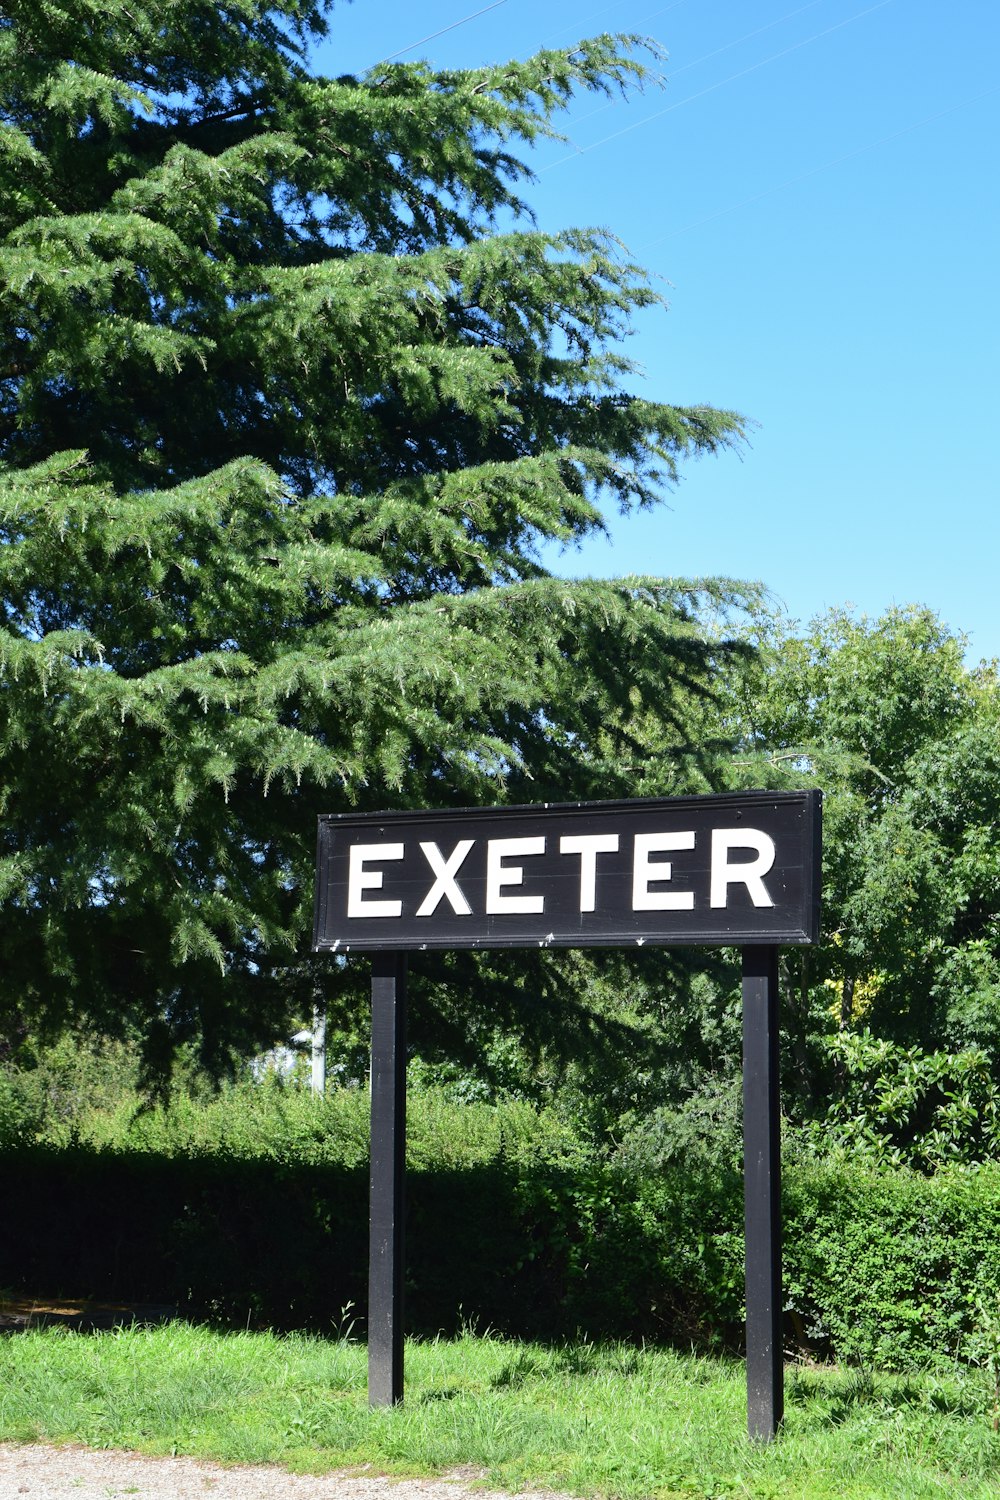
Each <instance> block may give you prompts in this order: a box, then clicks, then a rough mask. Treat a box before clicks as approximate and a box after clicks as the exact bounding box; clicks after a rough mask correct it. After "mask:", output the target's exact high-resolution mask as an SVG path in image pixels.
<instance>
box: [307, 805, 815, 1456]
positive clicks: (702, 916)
mask: <svg viewBox="0 0 1000 1500" xmlns="http://www.w3.org/2000/svg"><path fill="white" fill-rule="evenodd" d="M820 810H821V808H820V794H819V792H816V791H803V792H745V793H742V794H740V795H728V794H727V795H722V796H709V797H668V798H631V799H627V800H623V801H620V802H585V803H564V804H558V803H556V804H553V803H545V804H544V805H541V806H535V807H507V808H463V809H453V810H449V811H426V812H385V813H357V814H344V815H342V816H326V817H321V818H320V820H319V846H318V853H317V880H316V921H315V932H314V939H313V947H314V949H315V950H316V951H322V952H328V953H340V954H345V955H347V954H351V953H365V952H371V953H372V954H373V955H374V962H373V969H372V1148H371V1258H370V1263H369V1303H370V1307H369V1344H368V1392H369V1401H370V1402H371V1404H372V1405H373V1406H387V1405H393V1404H395V1403H397V1402H399V1401H401V1400H402V1396H403V1343H402V1339H403V1175H404V1140H405V1125H404V1119H405V1076H406V1075H405V1070H406V1050H405V988H406V954H407V953H408V952H422V951H425V950H427V949H455V948H464V949H475V948H480V949H490V948H588V947H590V948H630V947H637V948H641V947H643V946H644V945H645V944H647V943H649V944H656V945H658V946H668V945H669V946H673V945H678V944H698V945H700V946H708V947H737V948H741V949H742V950H743V1049H744V1050H743V1098H744V1146H745V1173H744V1186H745V1203H746V1246H747V1260H746V1294H747V1398H748V1399H747V1409H748V1425H749V1431H750V1435H751V1437H753V1438H757V1439H760V1440H763V1441H769V1440H770V1439H771V1438H773V1437H774V1435H775V1432H776V1431H777V1428H778V1426H779V1424H780V1422H781V1416H782V1341H781V1181H780V1157H779V1144H780V1143H779V1119H780V1108H779V1093H778V1040H777V1038H778V1025H777V999H778V949H779V947H780V946H781V945H783V944H796V945H801V944H807V943H815V942H816V941H817V939H818V936H819V887H820Z"/></svg>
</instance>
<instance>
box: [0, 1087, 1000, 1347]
mask: <svg viewBox="0 0 1000 1500" xmlns="http://www.w3.org/2000/svg"><path fill="white" fill-rule="evenodd" d="M79 1097H80V1098H82V1097H83V1096H82V1094H81V1095H80V1096H79ZM52 1098H57V1100H58V1103H59V1110H60V1111H61V1113H60V1114H59V1116H58V1120H57V1121H56V1123H55V1124H53V1120H52V1119H51V1118H50V1117H49V1114H47V1110H50V1104H47V1103H46V1100H49V1101H51V1099H52ZM66 1099H67V1093H66V1090H65V1089H64V1088H62V1089H61V1090H60V1089H57V1090H53V1088H52V1086H51V1078H49V1080H48V1082H47V1083H46V1086H45V1089H43V1090H40V1086H39V1078H38V1077H36V1076H35V1075H30V1074H29V1075H24V1076H22V1075H17V1074H15V1073H13V1072H11V1071H10V1070H8V1072H7V1073H6V1074H0V1143H2V1147H3V1158H2V1162H0V1166H2V1170H3V1181H4V1188H5V1199H6V1201H7V1203H8V1205H10V1206H12V1211H9V1212H8V1215H7V1223H6V1227H5V1234H4V1236H3V1238H2V1240H0V1285H5V1286H9V1287H16V1288H19V1289H23V1290H25V1291H27V1292H29V1293H31V1294H34V1295H48V1296H52V1295H59V1294H64V1295H68V1296H72V1297H74V1298H76V1297H80V1296H85V1295H89V1296H92V1297H96V1298H101V1299H108V1300H129V1301H140V1302H145V1301H149V1302H157V1303H173V1304H175V1305H176V1306H177V1307H178V1308H179V1309H181V1310H182V1311H184V1312H186V1313H189V1314H191V1315H197V1316H206V1315H208V1316H213V1317H217V1318H220V1319H225V1320H234V1321H238V1322H239V1323H240V1324H244V1323H246V1321H247V1319H248V1317H249V1319H250V1321H251V1322H254V1323H256V1324H265V1323H266V1324H270V1325H272V1326H275V1327H280V1328H290V1327H312V1328H317V1329H324V1328H329V1327H330V1326H331V1324H336V1323H337V1322H339V1320H340V1316H341V1311H342V1309H343V1308H344V1307H345V1306H347V1304H348V1303H353V1304H354V1308H355V1312H356V1316H357V1318H358V1321H359V1326H360V1327H363V1318H364V1314H365V1302H366V1293H367V1289H366V1278H367V1237H368V1210H367V1192H368V1185H367V1156H368V1108H369V1101H368V1097H367V1094H366V1092H365V1091H364V1090H363V1089H360V1088H342V1089H337V1090H334V1091H332V1092H331V1093H330V1094H329V1095H328V1096H327V1098H326V1099H324V1100H316V1099H313V1098H312V1097H311V1096H310V1095H309V1094H307V1093H306V1092H304V1091H302V1090H299V1089H295V1088H290V1087H285V1086H282V1085H281V1084H280V1083H279V1082H277V1081H275V1080H274V1079H271V1080H269V1081H264V1082H262V1083H256V1084H255V1083H249V1082H248V1083H243V1084H240V1085H237V1086H235V1087H231V1088H226V1089H223V1090H222V1091H221V1092H219V1093H217V1094H216V1095H214V1096H208V1097H205V1098H203V1099H202V1100H196V1099H192V1098H190V1097H187V1096H184V1095H181V1096H178V1097H177V1098H176V1099H175V1100H174V1102H173V1103H172V1104H171V1105H170V1106H169V1107H162V1106H158V1107H156V1108H143V1107H141V1105H140V1101H139V1100H138V1098H137V1096H135V1095H134V1093H132V1092H131V1091H130V1090H129V1089H128V1088H124V1087H123V1088H122V1089H121V1090H120V1091H119V1094H118V1095H117V1096H116V1097H115V1098H114V1099H110V1100H108V1101H105V1107H103V1108H101V1109H89V1108H86V1107H84V1106H83V1104H78V1105H77V1106H76V1107H75V1108H74V1110H73V1111H70V1113H69V1114H67V1105H66ZM408 1113H409V1131H408V1161H409V1181H408V1209H407V1240H408V1243H407V1255H406V1264H407V1297H408V1307H407V1323H408V1327H409V1328H410V1329H411V1330H412V1331H414V1332H422V1333H427V1334H433V1333H435V1332H437V1331H438V1330H439V1329H440V1330H444V1331H446V1332H450V1331H452V1330H454V1329H456V1328H457V1327H458V1326H459V1325H460V1323H461V1322H462V1320H463V1319H464V1320H468V1319H477V1320H478V1321H479V1323H480V1324H481V1325H482V1326H486V1325H490V1326H492V1327H494V1328H496V1329H497V1330H502V1331H505V1332H507V1333H510V1334H514V1335H531V1336H533V1337H543V1336H547V1337H555V1338H558V1337H569V1336H573V1335H574V1334H575V1333H576V1332H577V1331H578V1330H583V1331H585V1332H586V1333H587V1334H589V1335H591V1336H594V1337H596V1336H601V1335H607V1336H622V1335H628V1336H632V1337H636V1338H639V1337H642V1338H646V1339H652V1340H656V1341H665V1342H666V1341H677V1342H681V1343H682V1344H684V1345H685V1346H688V1345H689V1344H691V1343H694V1344H696V1345H698V1346H700V1347H723V1346H726V1347H736V1346H738V1344H739V1341H740V1337H741V1330H742V1301H743V1253H744V1252H743V1204H742V1182H741V1177H740V1173H739V1170H738V1168H736V1167H734V1166H733V1164H732V1162H731V1160H729V1153H728V1152H722V1153H719V1154H718V1155H717V1156H715V1157H713V1156H712V1154H711V1153H705V1154H702V1155H701V1156H697V1155H692V1154H691V1153H685V1154H684V1155H679V1154H677V1153H676V1152H675V1149H674V1148H675V1144H676V1140H677V1139H680V1137H679V1136H677V1135H676V1127H675V1126H674V1124H673V1123H672V1122H671V1126H670V1128H671V1130H672V1131H673V1132H674V1133H673V1134H670V1135H667V1134H665V1133H664V1130H661V1129H660V1128H659V1126H658V1127H657V1131H656V1132H654V1133H653V1134H652V1135H650V1136H649V1138H648V1140H647V1139H646V1138H645V1137H643V1138H642V1139H640V1137H639V1136H638V1135H637V1136H636V1139H635V1141H634V1142H633V1143H632V1148H631V1149H630V1150H629V1151H621V1152H619V1154H618V1155H617V1156H616V1157H613V1158H611V1159H610V1160H609V1159H608V1158H607V1157H606V1156H602V1155H601V1154H599V1153H598V1152H597V1151H596V1150H595V1149H594V1148H593V1147H592V1146H589V1145H587V1144H586V1143H585V1142H583V1141H581V1139H580V1138H579V1137H578V1136H577V1135H575V1134H574V1133H573V1131H572V1129H571V1128H570V1127H569V1126H568V1125H567V1124H566V1123H565V1122H564V1121H561V1120H560V1119H559V1118H558V1117H557V1116H556V1115H555V1114H554V1113H552V1112H551V1111H548V1110H545V1109H536V1108H534V1107H533V1106H531V1105H529V1104H527V1103H525V1102H524V1101H520V1100H514V1101H511V1100H508V1101H503V1102H500V1103H496V1104H488V1103H485V1102H481V1101H479V1102H477V1101H466V1102H457V1101H456V1100H455V1098H454V1097H453V1095H451V1094H449V1093H448V1091H447V1090H446V1089H442V1088H440V1087H437V1086H430V1085H428V1084H426V1083H425V1084H424V1085H423V1086H422V1087H417V1088H415V1089H414V1090H413V1091H412V1093H411V1096H410V1099H409V1101H408ZM685 1128H686V1126H685ZM664 1143H666V1144H664ZM667 1147H669V1150H667V1149H666V1148H667ZM640 1148H641V1149H640ZM29 1205H30V1207H29ZM784 1264H785V1306H786V1310H787V1327H786V1336H787V1339H788V1341H789V1345H790V1346H798V1347H800V1348H803V1349H806V1350H809V1351H811V1352H813V1353H817V1354H820V1355H822V1356H825V1357H836V1358H839V1359H843V1360H850V1361H860V1362H863V1363H866V1364H877V1365H879V1366H881V1367H883V1368H897V1369H912V1368H914V1367H920V1366H927V1365H932V1364H942V1363H949V1362H951V1361H953V1360H955V1359H956V1358H958V1359H963V1358H974V1357H976V1350H977V1348H978V1347H979V1344H981V1343H982V1339H981V1337H980V1336H979V1334H980V1333H981V1330H980V1331H979V1333H977V1319H979V1320H980V1321H981V1315H980V1313H979V1312H977V1309H979V1308H982V1307H984V1306H989V1307H995V1306H996V1305H997V1297H998V1296H1000V1165H996V1164H989V1163H987V1164H984V1165H982V1166H979V1167H975V1168H964V1169H962V1168H957V1167H949V1168H945V1169H942V1170H940V1171H939V1172H938V1173H937V1174H936V1175H933V1176H926V1175H924V1174H922V1173H919V1172H916V1171H913V1170H911V1169H908V1168H906V1167H885V1166H883V1167H878V1166H876V1165H873V1164H872V1163H871V1162H870V1161H867V1162H866V1161H864V1160H855V1159H852V1158H850V1157H848V1156H844V1155H842V1156H840V1157H838V1158H837V1159H836V1160H827V1161H822V1160H817V1159H815V1158H814V1157H811V1156H809V1155H808V1154H806V1153H799V1154H796V1151H795V1140H794V1138H790V1140H789V1153H788V1160H787V1162H786V1170H785V1248H784ZM977 1339H978V1342H977Z"/></svg>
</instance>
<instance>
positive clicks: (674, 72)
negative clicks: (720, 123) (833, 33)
mask: <svg viewBox="0 0 1000 1500" xmlns="http://www.w3.org/2000/svg"><path fill="white" fill-rule="evenodd" d="M677 3H681V0H677ZM822 3H823V0H807V3H806V4H805V5H800V6H798V7H797V8H796V9H795V10H790V11H787V12H786V13H785V15H783V16H779V17H778V18H777V20H776V21H768V23H767V25H766V26H758V27H757V29H756V31H748V32H746V33H745V34H744V35H743V36H738V37H736V38H735V40H733V41H731V42H726V43H725V44H724V46H722V47H716V48H715V50H714V51H713V52H704V53H702V55H701V57H696V58H694V59H693V60H692V61H691V62H686V63H683V64H682V66H681V67H679V68H671V69H670V71H669V73H667V74H666V75H662V74H661V75H660V76H661V77H665V81H666V82H668V83H669V82H672V81H673V79H675V78H679V77H680V75H681V74H682V73H687V72H688V71H689V70H690V69H691V68H697V67H699V66H700V65H701V64H702V63H703V62H710V61H711V59H712V58H713V57H720V56H721V55H722V53H723V52H731V51H732V50H733V48H734V47H739V46H741V45H742V44H743V42H749V41H752V40H753V38H754V37H755V36H761V35H762V34H763V33H764V32H765V31H773V30H774V28H775V26H781V25H782V24H783V23H784V22H785V21H790V20H791V19H792V18H793V16H798V15H801V14H802V12H803V11H804V10H813V9H814V8H815V6H817V5H821V4H822ZM673 8H674V7H673V6H672V5H668V6H667V7H666V9H667V10H673ZM653 15H659V11H654V12H653ZM652 19H653V17H652V16H644V17H643V21H651V20H652ZM643 21H640V22H639V23H638V24H639V25H640V26H641V25H642V24H643ZM821 34H822V33H821ZM737 76H739V75H737ZM693 97H694V98H697V97H698V95H697V94H695V95H694V96H693ZM620 103H621V100H620V99H611V100H609V101H608V103H606V104H598V105H597V107H596V108H595V109H588V110H587V113H586V114H584V115H577V116H576V117H575V119H574V124H575V125H582V124H583V122H584V120H592V119H593V118H594V116H595V115H600V114H603V113H604V111H605V110H606V109H615V108H616V107H617V106H618V105H619V104H620ZM653 118H655V117H654V116H652V115H651V116H650V119H653ZM597 144H598V145H600V144H601V143H600V141H598V142H597ZM586 149H587V150H590V149H591V148H590V147H587V148H586ZM575 154H576V153H575V152H574V155H575ZM567 159H568V158H561V160H567ZM552 165H553V166H557V165H558V163H557V162H553V163H552Z"/></svg>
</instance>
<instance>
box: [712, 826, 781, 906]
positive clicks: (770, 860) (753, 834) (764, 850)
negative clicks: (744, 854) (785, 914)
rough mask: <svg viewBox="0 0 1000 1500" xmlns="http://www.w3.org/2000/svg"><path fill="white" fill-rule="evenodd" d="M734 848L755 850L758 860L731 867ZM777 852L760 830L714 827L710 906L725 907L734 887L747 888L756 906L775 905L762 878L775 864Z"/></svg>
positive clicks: (770, 840)
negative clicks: (730, 859)
mask: <svg viewBox="0 0 1000 1500" xmlns="http://www.w3.org/2000/svg"><path fill="white" fill-rule="evenodd" d="M733 849H753V850H755V851H756V854H757V858H756V859H753V860H748V861H747V863H746V864H741V865H731V864H730V863H729V854H730V852H731V851H732V850H733ZM775 853H776V851H775V847H774V840H773V839H772V838H769V837H768V835H767V834H766V833H761V831H760V830H759V829H758V828H713V829H712V880H711V893H710V895H709V898H708V904H709V906H725V905H726V904H727V902H728V899H729V887H730V886H731V885H745V886H746V888H747V890H748V891H749V892H750V900H751V901H752V902H753V904H754V906H773V905H774V902H773V901H772V900H771V897H770V896H769V895H768V893H767V887H766V886H765V884H764V881H763V878H762V877H763V876H764V875H766V874H767V872H768V870H770V868H771V866H772V865H773V864H774V857H775Z"/></svg>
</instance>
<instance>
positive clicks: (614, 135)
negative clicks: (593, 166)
mask: <svg viewBox="0 0 1000 1500" xmlns="http://www.w3.org/2000/svg"><path fill="white" fill-rule="evenodd" d="M892 3H893V0H878V3H877V4H876V5H869V6H868V7H867V8H866V9H865V10H859V11H858V12H857V13H856V14H855V15H853V16H848V17H847V18H846V20H843V21H837V22H836V23H835V25H833V26H827V27H826V28H825V29H824V30H823V31H817V32H816V33H815V35H814V36H807V37H806V38H805V39H804V40H803V41H801V42H793V43H792V45H791V46H790V47H783V48H782V50H781V51H780V52H773V53H772V54H771V56H770V57H764V58H762V59H761V61H760V62H756V63H752V64H751V66H750V67H749V68H741V69H740V71H739V72H738V73H731V74H730V75H729V77H728V78H720V79H719V81H718V82H717V83H710V84H709V85H708V87H707V88H704V89H699V90H698V92H697V93H696V94H689V95H688V96H687V98H686V99H679V100H678V101H677V103H676V104H668V105H667V106H666V107H665V108H664V109H658V110H656V111H655V112H654V113H653V114H651V115H647V116H646V118H645V119H644V120H634V121H633V123H632V124H631V125H624V126H623V127H622V129H621V130H614V131H612V132H611V134H610V135H605V136H602V137H601V139H600V140H599V141H594V142H592V144H591V145H589V146H580V147H579V148H578V149H577V150H576V151H572V152H570V153H569V154H568V155H567V156H560V157H559V160H558V161H553V162H550V163H549V165H548V166H547V167H539V169H538V175H539V176H541V175H542V173H543V172H551V171H552V170H553V168H554V167H561V166H562V165H563V163H564V162H567V161H575V160H576V158H577V157H578V156H586V154H587V153H588V152H589V151H596V150H597V148H598V146H606V145H607V143H608V142H609V141H616V140H618V138H619V137H620V136H623V135H628V134H629V133H630V131H633V130H638V129H639V128H640V127H641V126H643V125H649V124H651V123H652V121H653V120H658V119H660V118H661V116H663V115H669V114H672V113H673V111H674V110H675V109H682V108H683V107H684V105H685V104H692V103H693V102H694V101H695V100H696V99H703V98H704V97H705V95H706V94H714V93H715V91H716V89H721V88H723V87H724V86H725V84H727V83H735V82H736V80H737V79H738V78H746V77H747V76H748V75H749V74H750V73H756V72H757V70H758V69H759V68H764V67H766V66H767V64H768V63H773V62H777V61H778V60H779V59H780V58H782V57H788V56H789V55H790V54H791V53H792V52H798V51H800V50H801V48H803V47H808V46H809V45H810V44H811V43H812V42H818V41H819V40H820V39H821V38H822V37H825V36H830V35H831V33H833V32H834V31H840V30H841V29H842V28H843V27H844V26H850V25H851V23H852V22H853V21H860V20H861V19H862V18H863V17H864V16H870V15H871V14H872V13H873V12H874V11H876V10H882V9H883V8H884V7H885V6H886V5H891V4H892Z"/></svg>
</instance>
